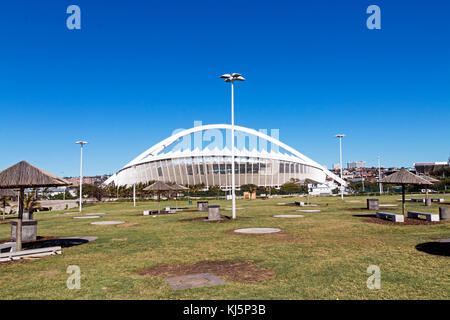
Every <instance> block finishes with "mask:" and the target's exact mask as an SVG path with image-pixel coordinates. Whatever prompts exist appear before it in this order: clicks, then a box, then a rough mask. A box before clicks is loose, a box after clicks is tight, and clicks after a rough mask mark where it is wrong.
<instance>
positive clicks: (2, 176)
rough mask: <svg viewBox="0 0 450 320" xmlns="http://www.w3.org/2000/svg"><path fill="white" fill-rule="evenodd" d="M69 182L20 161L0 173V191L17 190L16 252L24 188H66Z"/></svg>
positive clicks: (19, 238) (18, 248) (18, 249)
mask: <svg viewBox="0 0 450 320" xmlns="http://www.w3.org/2000/svg"><path fill="white" fill-rule="evenodd" d="M68 185H70V182H68V181H67V180H64V179H62V178H60V177H57V176H55V175H54V174H52V173H50V172H47V171H44V170H42V169H40V168H38V167H35V166H33V165H31V164H29V163H28V162H26V161H21V162H19V163H16V164H15V165H13V166H11V167H9V168H6V169H5V170H3V171H0V189H19V190H20V191H19V209H18V214H19V217H18V218H19V219H18V220H17V235H16V241H17V251H20V250H22V217H23V198H24V190H25V188H37V187H58V186H68Z"/></svg>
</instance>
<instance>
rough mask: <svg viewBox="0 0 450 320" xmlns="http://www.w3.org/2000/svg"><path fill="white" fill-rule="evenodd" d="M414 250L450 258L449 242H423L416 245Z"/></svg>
mask: <svg viewBox="0 0 450 320" xmlns="http://www.w3.org/2000/svg"><path fill="white" fill-rule="evenodd" d="M416 249H417V250H419V251H422V252H425V253H428V254H434V255H438V256H445V257H450V242H424V243H420V244H418V245H417V246H416Z"/></svg>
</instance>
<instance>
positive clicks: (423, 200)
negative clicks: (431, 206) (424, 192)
mask: <svg viewBox="0 0 450 320" xmlns="http://www.w3.org/2000/svg"><path fill="white" fill-rule="evenodd" d="M411 201H412V202H425V199H422V198H413V199H411Z"/></svg>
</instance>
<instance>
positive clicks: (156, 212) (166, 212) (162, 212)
mask: <svg viewBox="0 0 450 320" xmlns="http://www.w3.org/2000/svg"><path fill="white" fill-rule="evenodd" d="M168 213H176V211H175V209H174V210H170V211H168V210H161V211H160V212H158V210H144V211H143V213H142V214H143V215H144V216H151V215H154V214H168Z"/></svg>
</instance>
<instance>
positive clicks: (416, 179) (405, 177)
mask: <svg viewBox="0 0 450 320" xmlns="http://www.w3.org/2000/svg"><path fill="white" fill-rule="evenodd" d="M380 182H381V183H388V184H419V185H422V184H423V185H431V184H432V183H431V182H429V181H428V180H426V179H425V178H422V177H420V176H418V175H416V174H414V173H412V172H409V171H408V170H406V169H400V170H399V171H397V172H395V173H393V174H390V175H388V176H386V177H384V178H383V179H381V181H380Z"/></svg>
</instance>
